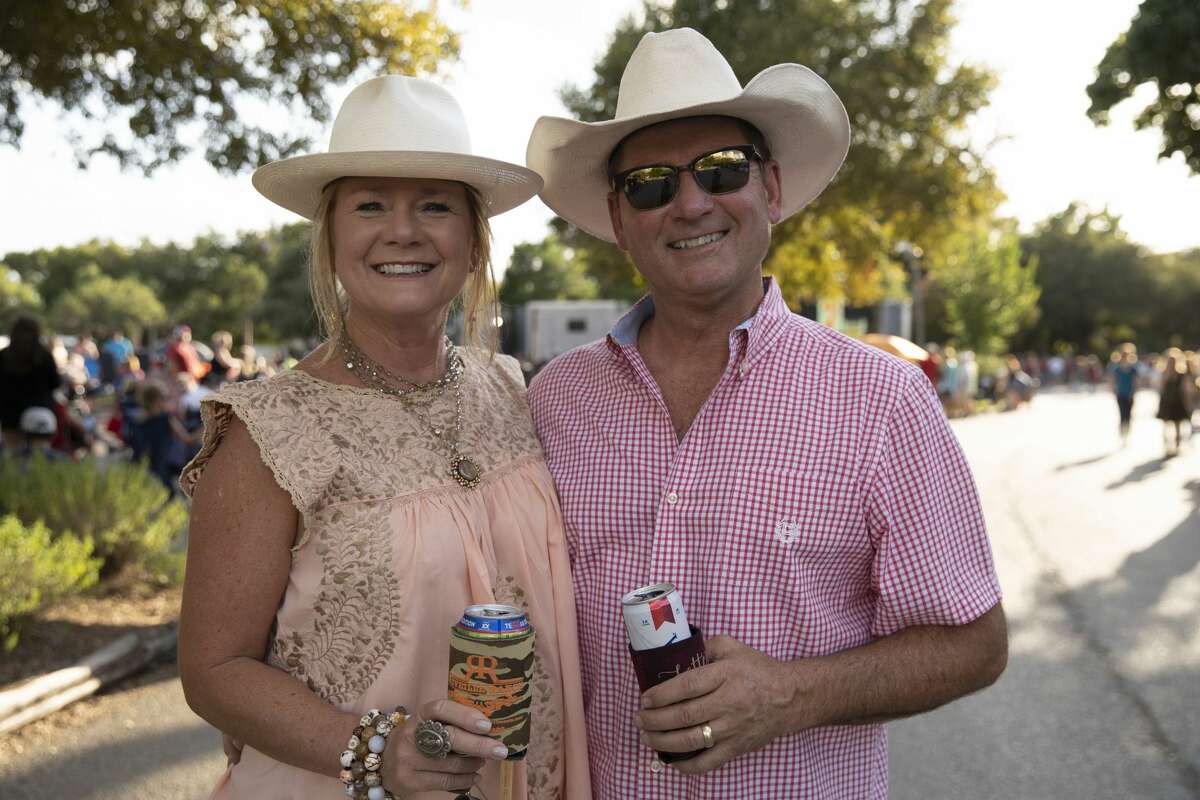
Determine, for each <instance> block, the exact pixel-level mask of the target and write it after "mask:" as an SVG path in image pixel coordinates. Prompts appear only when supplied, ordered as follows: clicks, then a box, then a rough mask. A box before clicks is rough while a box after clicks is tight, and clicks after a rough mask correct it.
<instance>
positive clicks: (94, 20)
mask: <svg viewBox="0 0 1200 800" xmlns="http://www.w3.org/2000/svg"><path fill="white" fill-rule="evenodd" d="M457 53H458V40H457V38H456V36H455V35H454V34H453V33H452V32H451V31H449V30H448V29H447V28H446V26H445V25H444V24H443V23H442V22H441V21H439V19H438V17H437V14H436V6H435V5H433V4H431V5H430V6H429V7H428V8H427V9H422V8H419V7H417V6H416V0H394V1H393V0H152V2H140V1H139V0H52V2H45V0H8V1H7V2H5V3H4V4H3V7H2V8H0V144H9V145H14V146H17V145H19V144H20V141H21V136H22V133H23V131H24V122H23V119H22V105H23V102H25V101H26V100H28V99H31V98H44V99H49V100H52V101H54V102H55V103H57V104H58V105H60V106H61V107H62V108H64V109H68V110H70V111H73V112H78V113H79V114H81V115H82V116H83V117H84V119H96V120H99V121H101V122H103V123H104V125H105V127H106V129H107V131H108V132H107V133H106V134H105V135H103V136H102V137H100V138H99V139H98V140H97V139H95V138H93V139H90V140H88V128H87V127H86V126H79V125H75V124H72V125H71V127H70V128H69V131H68V136H69V138H71V139H72V141H73V143H74V145H75V152H76V158H77V159H78V161H79V163H80V164H81V165H83V164H84V163H86V162H87V161H88V159H90V158H91V156H93V155H94V154H96V153H108V154H110V155H112V156H115V157H116V158H117V160H118V161H119V162H120V163H121V164H122V166H126V167H137V168H141V169H143V170H145V171H146V172H147V173H149V172H152V171H153V170H154V169H156V168H157V167H159V166H161V165H163V164H165V163H168V162H172V161H176V160H178V159H179V158H180V157H182V156H183V155H185V154H186V153H187V152H188V151H189V150H190V149H191V148H192V145H191V143H190V142H188V141H187V140H186V137H185V136H183V135H182V134H184V132H185V130H186V129H187V128H188V127H191V126H193V124H196V125H195V127H200V128H202V137H203V146H204V148H205V157H206V158H207V159H208V160H209V162H211V163H212V164H213V166H215V167H217V168H218V169H220V170H221V171H224V172H236V171H238V170H240V169H243V168H245V167H250V166H254V165H256V164H260V163H262V162H265V161H270V160H274V159H277V158H282V157H284V156H287V155H291V154H293V153H295V152H297V151H299V150H302V149H307V148H309V147H310V144H311V138H310V136H311V133H312V132H311V131H303V130H294V129H287V130H279V131H272V130H270V129H269V128H268V127H267V126H264V125H261V124H259V122H258V121H257V120H255V119H254V118H253V116H252V115H249V114H246V113H244V112H245V109H244V108H239V101H241V100H243V99H244V98H255V99H258V100H262V101H269V102H272V103H276V104H283V105H286V106H288V107H290V108H291V109H292V110H294V111H300V112H304V113H308V114H310V115H311V117H312V118H313V119H314V120H316V121H317V122H325V121H326V120H328V119H329V117H330V107H329V102H328V100H327V98H326V97H325V94H324V92H325V89H326V88H328V87H329V86H331V85H334V84H337V83H340V82H343V81H345V80H348V79H350V78H351V77H353V76H355V75H356V74H359V72H360V70H372V71H386V72H393V73H403V74H408V75H416V74H421V73H428V72H432V71H434V70H435V69H436V68H437V66H438V64H439V62H441V61H443V60H445V59H450V58H454V57H456V56H457Z"/></svg>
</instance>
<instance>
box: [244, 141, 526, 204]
mask: <svg viewBox="0 0 1200 800" xmlns="http://www.w3.org/2000/svg"><path fill="white" fill-rule="evenodd" d="M348 177H372V178H433V179H437V180H447V181H459V182H460V183H465V184H467V185H469V186H471V187H473V188H475V189H476V190H477V191H478V192H479V194H480V196H481V197H482V198H483V201H484V205H485V213H486V215H487V216H489V217H494V216H496V215H497V214H503V213H504V212H505V211H509V210H511V209H513V208H516V207H517V206H519V205H521V204H522V203H524V202H525V201H526V200H529V199H530V198H532V197H533V196H534V195H535V194H537V193H538V191H539V190H540V189H541V188H542V178H541V176H540V175H538V174H537V173H536V172H534V171H533V170H530V169H527V168H526V167H522V166H519V165H517V164H510V163H508V162H507V161H497V160H495V159H491V158H483V157H481V156H469V155H463V154H461V153H437V152H427V151H417V150H407V151H405V150H402V151H397V150H377V151H362V152H343V153H316V154H314V155H309V156H296V157H295V158H286V159H283V160H281V161H273V162H271V163H270V164H264V165H263V166H261V167H259V168H258V169H256V170H255V171H254V175H253V177H252V178H251V182H252V183H253V184H254V188H255V189H257V190H258V191H259V193H260V194H262V195H263V196H264V197H266V198H267V199H268V200H270V201H271V202H273V203H275V204H277V205H280V206H283V207H284V208H286V209H287V210H288V211H294V212H295V213H297V214H299V215H300V216H302V217H304V218H305V219H312V218H313V216H314V215H315V214H316V212H317V207H318V206H319V205H320V203H321V192H322V191H323V190H324V188H325V187H326V186H327V185H328V184H329V183H330V182H331V181H335V180H337V179H338V178H348Z"/></svg>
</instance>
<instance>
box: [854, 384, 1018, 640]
mask: <svg viewBox="0 0 1200 800" xmlns="http://www.w3.org/2000/svg"><path fill="white" fill-rule="evenodd" d="M880 436H881V442H880V447H879V450H878V458H877V460H876V464H875V470H874V476H873V479H872V480H871V481H870V486H869V490H868V494H867V506H868V508H867V519H868V524H869V526H870V529H871V535H872V540H873V541H874V542H875V545H876V547H875V560H874V564H873V568H872V581H873V583H874V588H875V590H876V591H877V593H878V602H877V604H876V609H875V616H874V620H873V622H872V634H873V635H875V636H877V637H882V636H888V635H890V634H892V633H895V632H897V631H899V630H901V629H903V628H907V627H911V626H913V625H963V624H966V623H968V622H971V621H972V620H974V619H976V618H977V617H979V616H981V615H982V614H983V613H984V612H986V611H988V610H989V609H990V608H992V607H993V606H995V605H996V603H998V602H999V601H1000V583H999V580H998V579H997V577H996V570H995V566H994V565H993V562H992V551H991V546H990V544H989V542H988V538H987V527H986V525H985V523H984V520H983V510H982V508H981V507H980V503H979V493H978V492H977V490H976V488H975V481H974V479H973V478H972V476H971V470H970V467H969V466H968V465H967V460H966V458H965V457H964V455H963V452H962V449H961V448H960V447H959V444H958V441H957V440H956V439H955V438H954V434H953V432H952V431H951V430H950V426H949V424H948V423H947V422H946V418H945V415H944V414H943V413H942V408H941V404H940V403H939V402H938V399H937V396H936V395H935V394H934V392H933V391H932V387H931V386H930V385H929V383H928V381H925V380H924V379H923V378H921V376H920V375H918V374H916V373H913V375H911V376H910V377H909V379H908V381H907V384H906V386H905V387H904V390H903V392H902V394H901V397H900V399H899V402H898V403H897V404H896V407H895V409H894V410H893V412H892V414H891V416H890V419H888V420H887V421H886V423H885V425H884V426H883V430H882V432H881V434H880Z"/></svg>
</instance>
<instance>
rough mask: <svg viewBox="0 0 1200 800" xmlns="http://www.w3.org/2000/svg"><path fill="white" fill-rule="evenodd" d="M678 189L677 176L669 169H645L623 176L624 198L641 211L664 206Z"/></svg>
mask: <svg viewBox="0 0 1200 800" xmlns="http://www.w3.org/2000/svg"><path fill="white" fill-rule="evenodd" d="M678 187H679V175H678V174H677V173H676V172H675V170H674V169H672V168H671V167H646V168H645V169H639V170H635V171H633V172H631V173H629V174H628V175H626V176H625V197H626V198H627V199H628V200H629V205H631V206H633V207H634V208H636V209H638V210H641V211H645V210H646V209H649V208H659V207H661V206H665V205H666V204H667V203H669V202H671V198H673V197H674V196H675V190H676V189H677V188H678Z"/></svg>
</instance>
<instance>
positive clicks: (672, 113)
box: [525, 28, 850, 242]
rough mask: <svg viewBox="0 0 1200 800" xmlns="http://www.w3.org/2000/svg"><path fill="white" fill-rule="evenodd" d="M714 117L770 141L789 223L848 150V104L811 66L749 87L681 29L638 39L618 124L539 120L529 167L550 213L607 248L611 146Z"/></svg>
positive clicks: (778, 72)
mask: <svg viewBox="0 0 1200 800" xmlns="http://www.w3.org/2000/svg"><path fill="white" fill-rule="evenodd" d="M709 114H712V115H721V116H727V117H737V118H738V119H743V120H745V121H746V122H749V123H750V124H751V125H753V126H754V127H756V128H758V130H759V131H761V132H762V134H763V136H765V137H766V140H767V144H768V146H769V147H770V149H771V156H772V158H774V159H775V160H776V161H778V162H779V165H780V170H781V173H782V176H783V187H782V188H783V198H782V200H783V202H782V211H783V218H785V219H786V218H787V217H789V216H791V215H792V214H795V213H796V212H797V211H799V210H800V209H801V208H803V207H804V206H806V205H808V204H809V203H810V202H812V201H813V200H814V199H815V198H816V197H817V195H819V194H820V193H821V192H822V191H823V190H824V189H825V187H826V186H827V185H828V184H829V182H830V181H831V180H833V176H834V175H835V174H837V171H838V168H839V167H841V165H842V162H843V161H844V160H845V159H846V153H847V151H848V150H849V149H850V120H849V118H848V117H847V116H846V108H845V106H843V105H842V101H841V100H840V99H838V96H837V94H835V93H834V91H833V89H831V88H830V87H829V84H827V83H826V82H825V81H824V80H822V79H821V78H820V76H818V75H817V74H816V73H815V72H813V71H812V70H810V69H809V68H808V67H803V66H800V65H799V64H776V65H775V66H773V67H768V68H767V69H765V70H763V71H762V72H760V73H758V74H757V75H755V76H754V78H752V79H751V80H750V82H749V83H747V84H746V88H745V89H743V88H742V85H741V84H740V83H739V82H738V79H737V76H736V75H734V74H733V68H732V67H730V66H729V62H728V61H726V60H725V58H724V56H722V55H721V54H720V52H718V51H717V48H716V47H714V46H713V44H712V42H710V41H709V40H708V39H706V38H704V37H703V36H701V35H700V34H699V33H697V32H696V31H694V30H692V29H691V28H676V29H675V30H669V31H664V32H663V33H648V34H646V35H645V36H643V37H642V40H641V42H639V43H638V46H637V49H636V50H634V51H633V55H632V56H630V57H629V63H628V64H627V65H626V66H625V72H624V74H622V75H621V88H620V90H619V92H618V94H617V113H616V117H615V118H614V119H612V120H609V121H607V122H592V123H587V122H579V121H578V120H573V119H563V118H561V117H542V118H541V119H539V120H538V121H537V124H536V125H534V127H533V133H532V134H530V136H529V146H528V147H527V149H526V151H525V163H526V164H528V165H529V167H530V168H531V169H533V170H536V171H537V172H538V173H540V174H541V175H542V177H543V178H545V180H546V186H545V188H544V189H543V190H542V192H541V197H542V200H543V201H544V202H545V203H546V205H548V206H550V208H552V209H554V211H555V212H556V213H557V214H558V215H559V216H560V217H562V218H563V219H565V220H567V221H568V222H570V223H571V224H573V225H575V226H576V227H579V228H582V229H583V230H585V231H587V232H588V233H590V234H592V235H593V236H596V237H598V238H600V239H604V240H606V241H610V242H611V241H613V239H614V237H613V232H612V222H611V221H610V219H609V216H608V204H607V199H606V198H607V196H608V192H609V190H610V189H611V187H610V185H609V180H608V175H607V166H608V158H609V156H610V155H611V153H612V151H613V148H615V147H616V146H617V144H618V143H619V142H620V141H621V140H622V139H624V138H625V137H626V136H628V135H629V134H631V133H633V132H634V131H636V130H638V129H639V128H644V127H646V126H647V125H653V124H654V123H656V122H663V121H665V120H669V119H677V118H680V117H695V116H703V115H709ZM738 144H744V142H739V143H738Z"/></svg>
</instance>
